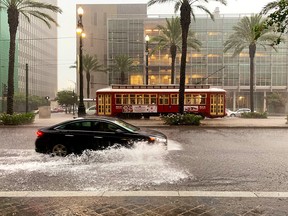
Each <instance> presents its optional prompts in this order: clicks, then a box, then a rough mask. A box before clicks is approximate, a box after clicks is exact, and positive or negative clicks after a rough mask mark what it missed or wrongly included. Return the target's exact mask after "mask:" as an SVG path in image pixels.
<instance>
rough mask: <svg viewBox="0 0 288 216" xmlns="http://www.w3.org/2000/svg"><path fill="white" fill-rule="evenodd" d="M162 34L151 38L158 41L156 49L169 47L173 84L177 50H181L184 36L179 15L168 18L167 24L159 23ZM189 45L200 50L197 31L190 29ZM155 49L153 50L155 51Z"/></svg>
mask: <svg viewBox="0 0 288 216" xmlns="http://www.w3.org/2000/svg"><path fill="white" fill-rule="evenodd" d="M157 28H158V29H159V30H160V35H157V36H155V37H153V38H151V42H154V41H155V42H157V47H156V49H160V50H163V49H167V48H168V49H169V51H170V55H171V58H172V61H171V84H174V82H175V61H176V55H177V50H180V51H181V44H182V37H181V25H180V19H179V17H176V18H174V17H172V19H171V20H169V19H166V26H163V25H158V26H157ZM187 40H188V41H187V45H188V46H189V47H192V48H193V49H195V50H197V51H200V47H201V45H202V44H201V42H200V41H199V40H197V39H196V37H195V33H194V32H192V31H189V33H188V39H187ZM156 49H154V50H153V51H152V53H153V52H155V50H156Z"/></svg>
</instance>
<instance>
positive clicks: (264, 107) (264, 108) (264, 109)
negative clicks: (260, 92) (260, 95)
mask: <svg viewBox="0 0 288 216" xmlns="http://www.w3.org/2000/svg"><path fill="white" fill-rule="evenodd" d="M263 103H264V104H263V112H265V111H267V107H266V91H264V100H263Z"/></svg>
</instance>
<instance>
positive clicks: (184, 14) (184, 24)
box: [148, 0, 226, 114]
mask: <svg viewBox="0 0 288 216" xmlns="http://www.w3.org/2000/svg"><path fill="white" fill-rule="evenodd" d="M199 1H200V0H149V2H148V6H151V5H153V4H155V3H167V2H175V12H177V11H178V10H179V9H180V24H181V30H182V55H181V66H180V85H179V113H181V114H183V113H184V93H185V79H186V78H185V76H186V56H187V38H188V33H189V26H190V23H191V16H192V17H193V19H194V20H195V13H194V8H196V9H200V10H203V11H204V12H206V13H207V14H209V16H210V17H211V19H214V16H213V14H211V12H210V11H209V10H208V9H207V8H206V7H205V6H203V5H194V3H195V2H199ZM211 1H212V0H211ZM215 1H219V2H220V3H222V4H226V0H215ZM203 2H206V3H208V2H209V0H203Z"/></svg>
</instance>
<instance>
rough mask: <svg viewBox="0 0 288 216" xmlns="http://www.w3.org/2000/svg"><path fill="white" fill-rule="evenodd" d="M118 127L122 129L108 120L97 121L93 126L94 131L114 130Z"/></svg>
mask: <svg viewBox="0 0 288 216" xmlns="http://www.w3.org/2000/svg"><path fill="white" fill-rule="evenodd" d="M119 129H120V130H122V129H121V128H120V127H119V126H117V125H115V124H113V123H108V122H97V124H95V126H94V131H104V132H116V130H119Z"/></svg>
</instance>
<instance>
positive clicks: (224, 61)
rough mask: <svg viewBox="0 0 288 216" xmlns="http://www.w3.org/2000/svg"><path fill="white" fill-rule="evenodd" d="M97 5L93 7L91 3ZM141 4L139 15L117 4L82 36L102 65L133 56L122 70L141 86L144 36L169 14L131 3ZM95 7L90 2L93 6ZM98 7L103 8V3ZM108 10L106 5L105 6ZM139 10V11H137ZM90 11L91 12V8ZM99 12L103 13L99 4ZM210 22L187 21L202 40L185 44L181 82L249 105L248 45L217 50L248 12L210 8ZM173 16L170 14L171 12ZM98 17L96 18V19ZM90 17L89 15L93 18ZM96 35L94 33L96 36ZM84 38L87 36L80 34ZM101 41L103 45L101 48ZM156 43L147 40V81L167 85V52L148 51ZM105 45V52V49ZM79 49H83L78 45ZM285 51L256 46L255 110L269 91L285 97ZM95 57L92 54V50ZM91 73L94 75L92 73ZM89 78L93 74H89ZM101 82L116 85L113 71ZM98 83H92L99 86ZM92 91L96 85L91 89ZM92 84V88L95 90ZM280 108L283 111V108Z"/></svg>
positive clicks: (261, 106) (199, 18)
mask: <svg viewBox="0 0 288 216" xmlns="http://www.w3.org/2000/svg"><path fill="white" fill-rule="evenodd" d="M97 6H98V5H97ZM136 6H137V7H139V8H142V9H143V10H142V12H143V13H131V14H126V13H125V10H124V9H125V8H126V10H129V9H130V5H121V7H122V8H123V9H122V10H121V11H120V12H122V14H121V13H120V12H119V11H114V12H115V14H111V15H108V14H106V16H102V17H106V20H105V19H103V22H104V23H105V25H104V24H103V23H102V24H100V23H99V22H98V23H97V25H98V26H99V28H100V26H101V28H103V29H101V32H102V33H103V32H105V34H107V35H106V36H105V34H104V33H103V35H102V37H100V35H97V34H96V33H95V32H94V31H95V30H94V29H93V28H88V31H89V33H88V35H87V36H88V37H89V35H93V37H92V38H94V39H95V37H96V38H97V40H94V42H97V41H98V43H93V46H90V47H89V52H90V53H95V54H97V53H99V49H100V50H101V56H103V57H104V58H103V61H104V62H106V65H107V67H111V65H113V59H114V58H115V56H117V55H119V54H126V55H128V56H129V57H131V58H132V59H133V62H134V64H135V65H136V66H137V67H136V69H135V70H134V71H129V72H127V74H126V76H127V79H126V80H127V84H145V74H146V69H145V67H146V62H145V49H146V47H145V45H146V44H145V36H146V35H149V37H150V38H152V37H153V36H155V35H157V34H159V30H158V28H157V25H159V24H161V25H164V26H165V25H166V21H165V19H166V18H171V17H172V15H157V16H155V15H153V16H150V15H147V14H146V13H144V12H146V5H136ZM85 7H90V12H89V13H90V14H87V13H86V15H85V16H88V18H86V19H87V20H91V21H92V20H93V19H92V18H91V17H89V15H90V16H91V14H94V15H93V16H95V13H94V10H96V9H92V6H89V5H85ZM93 7H95V8H96V5H93ZM103 7H104V6H103ZM107 7H108V8H110V7H109V5H107ZM139 10H140V9H139ZM92 11H93V12H92ZM101 13H104V14H105V10H104V8H102V9H101ZM214 15H215V21H213V20H211V19H210V17H208V16H206V15H200V16H196V21H195V22H194V21H192V23H191V25H190V28H191V29H192V31H194V32H195V33H196V37H197V39H199V40H200V41H201V42H202V47H201V50H200V52H197V51H195V50H192V49H191V48H188V53H187V65H186V83H187V84H200V83H201V84H209V85H211V86H212V87H219V88H223V89H225V90H226V91H227V98H226V99H227V100H226V101H227V107H228V108H231V109H234V110H235V109H237V108H241V107H249V106H250V99H249V89H250V86H249V84H250V63H249V62H250V60H249V51H248V48H247V49H245V50H244V51H243V52H242V53H241V54H240V55H239V56H237V57H235V58H232V52H233V50H230V51H229V52H227V53H224V52H223V49H224V47H223V44H224V42H225V41H226V40H227V38H228V37H229V35H230V34H231V33H232V32H233V29H232V28H233V26H234V25H236V24H237V23H238V22H239V21H240V19H241V18H242V17H244V16H250V15H251V14H240V15H239V14H232V15H227V14H225V15H222V14H220V12H219V10H217V9H216V10H215V12H214ZM174 16H175V15H174ZM98 20H99V19H97V21H98ZM94 21H95V17H94ZM95 34H96V35H97V36H96V35H95ZM86 40H88V41H89V40H92V39H88V38H86ZM106 43H107V46H106ZM155 45H156V44H154V43H149V52H150V54H149V59H148V63H149V65H148V83H149V84H169V83H171V66H170V65H171V57H170V54H169V50H159V51H157V52H154V53H153V54H151V51H152V50H153V48H154V47H155ZM105 47H106V50H105ZM84 50H85V49H84ZM287 52H288V49H287V44H285V43H281V44H280V45H279V46H277V52H276V51H275V50H274V49H272V48H270V47H267V48H266V49H264V48H263V47H261V46H257V50H256V56H255V85H254V91H255V93H254V97H255V100H254V101H255V102H254V103H255V104H254V107H255V109H256V110H257V111H265V110H267V106H266V97H267V95H269V94H270V93H271V92H279V93H280V94H282V96H283V97H286V95H287V87H288V77H287V69H288V59H287V58H288V55H287V54H288V53H287ZM97 55H98V54H97ZM180 58H181V52H180V51H178V54H177V58H176V75H175V83H176V84H177V83H179V71H180ZM95 76H96V74H95ZM94 79H95V78H94ZM108 81H109V82H108V83H107V84H109V85H110V84H119V83H120V78H119V73H117V72H116V71H110V72H109V77H108ZM99 87H100V86H98V88H99ZM96 89H97V88H96ZM96 89H95V88H94V91H95V90H96ZM283 112H284V110H283Z"/></svg>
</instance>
